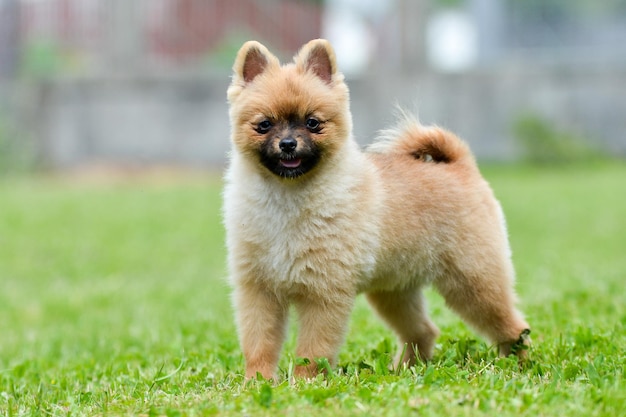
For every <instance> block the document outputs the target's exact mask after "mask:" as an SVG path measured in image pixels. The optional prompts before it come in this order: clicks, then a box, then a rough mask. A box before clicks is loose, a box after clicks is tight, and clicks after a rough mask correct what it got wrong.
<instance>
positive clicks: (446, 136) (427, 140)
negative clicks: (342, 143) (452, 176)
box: [367, 114, 474, 164]
mask: <svg viewBox="0 0 626 417" xmlns="http://www.w3.org/2000/svg"><path fill="white" fill-rule="evenodd" d="M367 151H368V152H371V153H381V154H395V155H397V154H405V155H411V156H413V157H414V158H415V159H418V160H422V161H425V162H431V161H432V162H437V163H447V164H450V163H457V162H463V161H467V162H472V163H473V161H474V157H473V155H472V153H471V151H470V149H469V147H468V146H467V145H466V144H465V142H463V141H462V140H461V139H459V138H458V137H457V136H456V135H454V134H453V133H451V132H449V131H447V130H445V129H442V128H440V127H437V126H423V125H422V124H421V123H420V122H419V121H418V120H417V119H416V118H414V117H412V116H409V115H407V114H403V117H402V120H401V121H400V122H399V123H398V125H397V126H396V127H395V128H392V129H388V130H383V131H382V132H380V135H379V137H378V139H377V140H376V142H374V143H373V144H372V145H370V146H369V147H368V148H367Z"/></svg>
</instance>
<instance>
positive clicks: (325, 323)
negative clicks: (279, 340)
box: [295, 291, 355, 378]
mask: <svg viewBox="0 0 626 417" xmlns="http://www.w3.org/2000/svg"><path fill="white" fill-rule="evenodd" d="M329 293H330V294H326V295H329V296H328V297H322V296H319V295H315V296H312V297H311V296H307V297H302V298H299V299H297V300H296V302H295V304H296V309H297V312H298V318H299V321H300V323H299V328H300V331H299V334H298V348H297V352H296V354H297V356H298V357H299V358H306V359H308V360H309V364H308V365H300V366H297V367H296V369H295V375H296V376H297V377H305V378H311V377H314V376H315V375H317V374H318V373H319V372H320V370H319V369H318V367H317V363H316V360H317V359H320V358H326V359H328V361H329V362H330V365H331V366H334V365H335V364H336V362H337V354H338V353H339V349H340V347H341V345H342V343H343V341H344V337H345V333H346V329H347V327H348V321H349V319H350V313H351V311H352V306H353V304H354V297H355V296H354V295H353V294H347V293H344V292H341V291H329ZM322 371H323V370H322Z"/></svg>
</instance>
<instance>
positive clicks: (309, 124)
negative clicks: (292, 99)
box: [306, 117, 321, 133]
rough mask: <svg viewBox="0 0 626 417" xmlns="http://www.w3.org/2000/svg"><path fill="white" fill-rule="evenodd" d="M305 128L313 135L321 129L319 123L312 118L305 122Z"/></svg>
mask: <svg viewBox="0 0 626 417" xmlns="http://www.w3.org/2000/svg"><path fill="white" fill-rule="evenodd" d="M306 128H307V129H309V130H310V131H311V132H313V133H317V132H319V131H320V129H321V124H320V121H319V120H317V119H315V118H313V117H309V118H308V119H307V121H306Z"/></svg>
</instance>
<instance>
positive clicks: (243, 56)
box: [233, 41, 280, 84]
mask: <svg viewBox="0 0 626 417" xmlns="http://www.w3.org/2000/svg"><path fill="white" fill-rule="evenodd" d="M273 65H280V63H279V62H278V58H276V57H275V56H274V55H272V53H271V52H270V51H269V50H268V49H267V48H266V47H265V46H263V45H262V44H261V43H259V42H257V41H248V42H246V43H244V44H243V46H242V47H241V49H240V50H239V52H238V53H237V58H236V59H235V65H233V71H234V73H235V76H234V79H233V81H241V82H243V83H246V84H247V83H249V82H252V80H254V79H255V78H256V77H257V76H258V75H259V74H262V73H263V72H264V71H265V70H266V69H267V68H268V67H270V66H273Z"/></svg>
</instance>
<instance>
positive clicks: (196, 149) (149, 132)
mask: <svg viewBox="0 0 626 417" xmlns="http://www.w3.org/2000/svg"><path fill="white" fill-rule="evenodd" d="M340 1H342V0H327V1H326V2H324V1H321V0H0V172H1V171H2V165H3V164H6V161H12V160H19V158H18V157H16V155H18V156H19V155H24V153H28V154H29V155H34V157H33V158H34V159H36V160H37V161H38V162H39V163H43V164H46V165H48V166H51V167H57V168H65V167H72V166H76V165H81V164H86V163H92V162H94V161H100V162H105V163H131V164H133V163H134V164H136V163H140V164H151V163H166V164H167V163H175V164H186V165H200V166H206V165H221V164H223V163H224V161H225V154H226V151H227V149H228V146H229V144H228V123H227V108H226V103H225V90H226V87H227V84H228V81H229V71H230V67H231V65H232V62H233V59H234V56H235V53H236V51H237V49H238V48H239V47H240V46H241V44H242V42H243V41H245V40H248V39H252V38H254V39H258V40H260V41H262V42H263V43H265V44H266V45H268V46H269V47H270V49H272V51H274V52H277V53H278V54H279V56H281V58H288V57H289V56H290V55H291V54H293V53H294V52H295V51H296V50H297V49H298V48H299V47H300V46H301V45H302V44H304V43H305V42H307V41H308V40H310V39H312V38H317V37H320V36H323V35H325V33H326V32H325V31H326V30H327V27H326V25H327V18H328V16H327V13H328V11H329V9H333V7H328V6H331V5H335V6H336V4H335V3H336V2H340ZM343 1H344V4H348V5H349V6H350V7H349V10H356V11H355V15H354V16H353V17H354V18H359V19H361V24H362V25H361V26H362V27H363V28H365V29H366V31H367V32H366V36H365V40H363V42H364V43H363V44H362V46H361V44H360V43H357V48H362V49H367V48H366V46H367V45H366V43H365V41H366V40H368V41H369V42H371V45H370V49H368V50H371V52H372V54H371V57H370V60H369V62H368V64H367V66H366V67H365V71H364V72H363V73H361V74H356V75H352V76H351V77H349V79H348V81H349V85H350V89H351V94H352V99H353V102H352V110H353V112H354V121H355V134H356V136H357V138H358V139H360V140H361V141H362V142H369V141H370V140H371V139H372V137H373V136H374V135H375V132H376V131H377V130H378V129H381V128H384V127H385V126H387V125H388V124H389V122H391V121H392V116H391V113H392V108H393V103H394V102H396V101H398V102H399V103H401V104H403V105H405V106H408V107H409V108H412V107H417V108H418V109H419V112H420V116H421V118H422V119H423V120H424V121H425V122H428V123H439V124H442V125H444V126H445V127H448V128H451V129H452V130H455V131H456V132H458V133H459V134H460V135H461V136H462V137H464V138H465V139H467V140H468V141H469V142H470V145H471V146H472V147H473V149H474V150H475V151H476V153H477V155H478V156H479V157H483V158H489V159H499V160H510V159H515V158H516V157H517V156H518V155H519V149H518V146H517V144H516V142H515V138H514V132H513V126H514V125H515V124H516V122H517V121H518V120H519V119H520V118H522V117H527V116H529V115H530V116H531V117H535V118H537V119H542V120H545V121H546V122H547V123H550V124H551V125H553V126H554V128H555V129H561V130H562V131H564V132H571V133H572V134H573V135H575V136H578V137H583V138H585V139H587V140H588V141H593V142H594V143H595V144H596V145H597V146H598V147H603V148H606V149H609V150H610V152H613V153H615V154H620V155H626V135H625V134H624V132H626V118H625V117H624V115H625V114H626V95H625V94H624V93H623V92H624V91H626V53H624V45H626V0H606V1H603V2H589V1H587V0H524V1H519V0H389V1H388V2H358V1H347V0H343ZM374 3H376V4H378V6H377V7H379V8H380V10H379V9H376V10H378V11H376V12H374V11H373V10H375V9H370V10H369V12H366V11H365V10H362V11H360V10H361V9H360V8H365V7H366V6H367V5H370V6H371V5H372V4H374ZM382 4H384V5H386V6H385V7H382V6H380V5H382ZM357 6H358V7H357ZM334 9H336V10H340V12H341V10H345V9H341V8H337V7H334ZM447 9H454V10H457V11H461V12H462V13H463V14H464V15H465V16H466V17H468V19H469V21H470V22H473V24H474V29H475V32H476V33H475V35H476V48H477V51H476V56H477V58H476V59H477V60H476V62H474V64H473V66H472V67H470V68H467V69H465V70H463V71H461V72H456V73H441V72H439V71H438V70H437V68H435V67H429V65H428V63H427V61H426V59H425V56H426V55H427V53H426V52H427V51H426V46H425V43H426V40H427V36H426V35H425V31H426V30H427V23H428V22H429V18H430V17H431V16H434V15H436V14H437V13H439V12H441V11H445V10H447ZM340 29H342V30H343V29H344V27H341V28H340ZM349 29H350V27H348V25H346V26H345V31H348V30H349ZM340 32H341V31H340ZM346 33H347V32H346ZM453 46H454V45H453ZM3 161H5V162H3Z"/></svg>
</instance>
